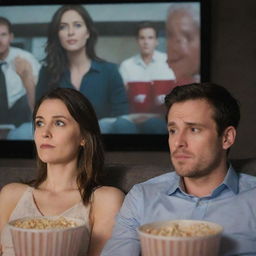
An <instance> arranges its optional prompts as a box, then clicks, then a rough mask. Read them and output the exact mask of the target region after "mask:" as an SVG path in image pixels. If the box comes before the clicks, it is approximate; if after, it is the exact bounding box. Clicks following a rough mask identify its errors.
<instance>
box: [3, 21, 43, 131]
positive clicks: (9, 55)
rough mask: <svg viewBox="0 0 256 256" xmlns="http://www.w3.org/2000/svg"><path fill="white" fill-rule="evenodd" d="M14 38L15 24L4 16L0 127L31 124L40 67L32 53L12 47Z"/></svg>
mask: <svg viewBox="0 0 256 256" xmlns="http://www.w3.org/2000/svg"><path fill="white" fill-rule="evenodd" d="M13 38H14V35H13V31H12V24H11V22H10V21H9V20H8V19H6V18H4V17H0V125H1V127H3V126H6V125H10V127H11V126H13V128H14V129H15V128H17V127H19V126H20V125H22V124H23V123H26V122H29V121H31V110H32V109H33V107H34V101H35V85H36V82H37V78H38V72H39V69H40V64H39V63H38V61H37V60H36V58H35V57H34V56H33V55H32V54H31V53H29V52H27V51H25V50H23V49H20V48H16V47H13V46H11V42H12V40H13ZM0 136H1V135H0Z"/></svg>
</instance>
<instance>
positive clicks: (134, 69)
mask: <svg viewBox="0 0 256 256" xmlns="http://www.w3.org/2000/svg"><path fill="white" fill-rule="evenodd" d="M136 40H137V43H138V47H139V53H138V54H137V55H135V56H132V57H130V58H128V59H126V60H124V61H123V62H122V63H121V64H120V69H119V70H120V73H121V75H122V78H123V80H124V83H125V86H126V89H127V93H128V97H129V103H130V111H131V113H141V114H140V115H133V116H131V117H135V118H134V119H133V121H134V122H135V123H137V124H138V132H139V133H162V132H163V133H166V125H165V121H164V120H163V118H162V112H163V109H162V108H163V105H164V104H163V98H164V96H165V94H166V93H167V92H169V91H170V90H171V89H172V88H173V86H174V80H175V76H174V73H173V71H172V70H171V69H170V68H169V67H168V64H167V55H166V53H163V52H160V51H158V50H156V47H157V45H158V31H157V28H156V26H155V25H154V24H153V23H152V22H149V21H146V22H142V23H140V24H139V25H138V27H137V31H136ZM142 113H143V114H142ZM159 114H161V115H159ZM158 117H159V118H158ZM160 123H161V125H159V124H160Z"/></svg>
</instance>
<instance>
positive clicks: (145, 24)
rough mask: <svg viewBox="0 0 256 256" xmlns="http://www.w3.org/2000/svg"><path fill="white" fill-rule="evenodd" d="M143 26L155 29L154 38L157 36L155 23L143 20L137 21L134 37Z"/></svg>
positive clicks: (137, 35)
mask: <svg viewBox="0 0 256 256" xmlns="http://www.w3.org/2000/svg"><path fill="white" fill-rule="evenodd" d="M145 28H152V29H153V30H154V31H155V34H156V38H157V37H158V31H157V28H156V26H155V24H154V23H152V22H150V21H143V22H141V23H139V25H138V26H137V28H136V37H137V38H138V37H139V33H140V31H141V30H142V29H145Z"/></svg>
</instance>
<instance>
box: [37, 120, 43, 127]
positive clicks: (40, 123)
mask: <svg viewBox="0 0 256 256" xmlns="http://www.w3.org/2000/svg"><path fill="white" fill-rule="evenodd" d="M43 125H44V123H43V121H40V120H38V121H36V122H35V126H36V127H42V126H43Z"/></svg>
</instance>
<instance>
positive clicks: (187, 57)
mask: <svg viewBox="0 0 256 256" xmlns="http://www.w3.org/2000/svg"><path fill="white" fill-rule="evenodd" d="M166 29H167V49H168V64H169V66H170V67H171V68H172V69H173V71H174V73H175V75H176V79H177V80H180V79H184V78H190V77H192V76H194V75H197V74H199V70H200V32H199V27H198V26H197V25H196V24H195V22H194V20H193V18H192V17H191V15H190V14H189V13H187V12H186V11H182V10H181V11H176V12H174V13H172V14H171V15H170V16H169V17H168V20H167V24H166Z"/></svg>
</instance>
